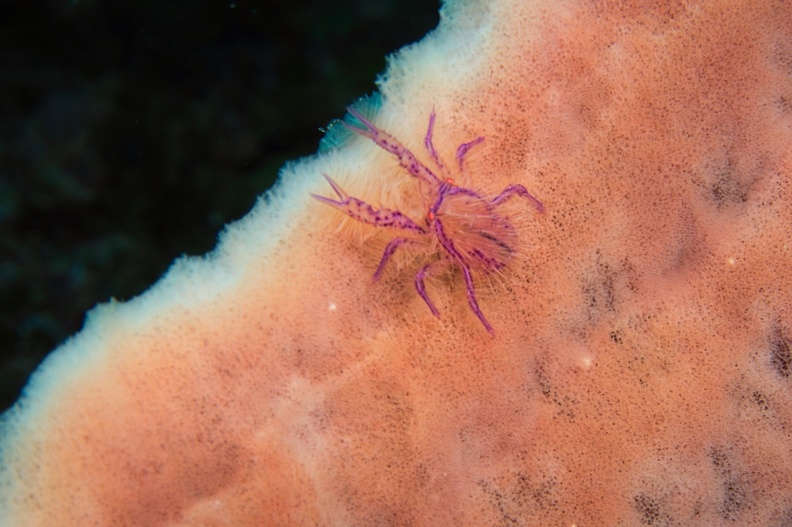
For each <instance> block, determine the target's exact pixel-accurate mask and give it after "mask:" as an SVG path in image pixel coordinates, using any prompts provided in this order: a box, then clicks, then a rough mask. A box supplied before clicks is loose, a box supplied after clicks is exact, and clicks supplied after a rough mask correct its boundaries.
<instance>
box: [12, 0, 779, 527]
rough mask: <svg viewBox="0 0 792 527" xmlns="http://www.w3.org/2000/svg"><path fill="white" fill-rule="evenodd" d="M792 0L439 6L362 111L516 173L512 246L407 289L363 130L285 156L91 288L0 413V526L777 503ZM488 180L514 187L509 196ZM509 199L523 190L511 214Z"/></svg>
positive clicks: (520, 519) (494, 176)
mask: <svg viewBox="0 0 792 527" xmlns="http://www.w3.org/2000/svg"><path fill="white" fill-rule="evenodd" d="M791 57H792V5H791V4H790V3H788V2H773V1H762V2H759V1H752V2H737V1H702V2H674V3H668V2H659V1H658V2H651V1H636V2H629V1H624V2H594V1H592V2H571V1H559V2H547V3H544V4H543V3H540V2H531V1H525V0H493V1H484V0H481V1H476V0H468V1H459V2H455V3H447V4H446V5H445V6H444V7H443V18H442V22H441V25H440V26H439V27H438V29H437V30H435V31H434V32H432V33H431V34H429V35H428V36H427V37H426V38H425V39H424V40H423V41H421V42H420V43H418V44H415V45H413V46H411V47H408V48H406V49H404V50H402V51H401V52H399V53H398V54H397V55H396V56H394V57H393V58H392V59H391V62H390V66H389V69H388V71H387V72H386V74H385V75H384V77H383V78H382V79H381V92H382V95H383V102H382V105H381V107H380V108H379V110H378V112H377V113H376V114H375V115H372V116H371V119H372V120H373V121H374V122H375V124H376V125H377V126H378V127H380V128H382V129H384V130H387V131H388V132H390V133H391V134H392V135H393V136H395V137H397V138H399V140H400V141H401V142H403V143H404V144H405V145H406V146H407V147H408V148H410V149H411V150H412V151H413V152H414V153H416V155H418V156H419V157H420V158H421V159H422V160H424V161H425V162H427V164H429V163H430V160H429V156H428V154H427V153H426V151H425V149H424V147H423V138H424V134H425V132H426V125H427V120H428V116H429V115H430V113H431V112H432V110H433V109H434V111H435V112H436V115H437V121H436V124H435V134H434V135H435V140H434V144H435V147H436V148H437V150H438V152H439V154H440V155H441V156H442V157H443V158H444V159H445V160H446V165H447V166H449V167H450V166H453V163H452V161H453V156H454V152H455V149H456V147H457V145H459V144H462V143H464V142H466V141H470V140H471V139H473V138H475V137H478V136H484V137H485V140H484V142H482V143H481V144H479V145H476V146H475V147H474V148H472V149H471V151H470V153H469V157H468V158H466V160H465V163H466V171H465V174H459V175H458V176H459V179H460V181H459V182H460V184H462V185H464V186H465V187H470V188H475V189H477V190H478V191H479V192H481V193H482V194H486V195H496V194H497V193H498V192H500V191H501V190H502V189H503V188H504V187H506V186H507V185H509V184H512V183H518V184H521V185H524V186H525V187H526V188H528V189H529V190H530V191H531V192H532V193H533V194H535V195H536V196H537V197H538V199H540V200H541V201H542V203H543V204H544V207H545V211H546V212H545V214H544V215H537V214H535V213H531V212H530V210H531V209H530V205H528V204H526V203H524V202H523V203H513V202H510V208H509V209H508V212H509V214H510V215H511V216H510V218H511V221H513V222H514V225H515V229H516V234H517V236H518V237H519V238H520V243H519V248H520V250H519V253H518V254H516V255H515V257H514V258H513V259H512V260H510V262H509V265H508V266H507V268H505V269H504V270H503V271H502V272H500V273H498V274H497V276H489V277H487V276H476V277H475V278H476V279H477V280H478V282H479V283H481V284H482V286H481V291H480V298H479V302H480V305H481V308H482V311H483V312H484V313H486V315H487V318H488V319H489V320H490V322H491V323H492V326H493V327H494V330H495V334H496V337H495V338H492V337H491V336H490V335H489V334H488V333H487V332H486V331H485V330H484V328H482V326H481V324H480V323H479V321H478V320H477V319H476V317H475V315H474V314H473V313H472V312H471V311H470V309H469V308H468V306H467V300H466V291H465V287H464V283H463V281H462V279H461V277H460V275H459V273H455V272H453V271H452V270H450V271H449V272H447V273H445V274H442V275H440V276H438V277H436V278H435V279H433V280H431V281H429V282H427V291H428V294H429V295H430V296H431V297H432V298H433V300H434V302H435V303H436V304H437V306H438V308H439V310H440V312H441V313H442V318H441V319H439V320H438V319H436V318H435V317H433V316H432V314H431V313H430V312H429V310H428V309H427V308H426V305H425V304H424V302H423V300H422V299H421V298H420V296H419V295H418V294H417V293H416V292H415V289H414V287H413V277H414V275H415V272H416V271H417V270H418V269H419V268H420V267H421V266H422V265H424V264H426V263H427V262H426V261H425V258H426V255H425V254H423V253H421V252H418V251H416V252H409V251H406V252H405V253H404V255H403V256H402V257H401V258H400V259H398V260H397V261H395V263H394V264H393V265H391V266H389V267H388V268H387V269H386V270H385V271H384V272H383V275H382V277H381V278H380V280H379V281H378V282H377V283H376V284H372V283H371V276H372V274H373V273H374V271H375V269H376V266H377V263H378V262H379V257H380V253H381V251H382V249H383V248H384V247H385V245H386V244H387V243H388V241H389V240H391V239H392V238H393V237H394V236H396V235H397V234H396V233H394V232H393V231H389V230H387V229H377V228H374V227H370V226H365V225H361V224H359V223H356V222H354V221H353V220H351V219H350V218H347V217H345V216H344V215H343V214H341V213H339V212H338V211H335V210H333V209H332V208H330V207H327V206H325V205H323V204H321V203H318V202H316V201H314V200H312V199H311V198H310V193H311V192H315V193H320V194H321V193H323V192H324V191H325V190H326V183H325V181H324V179H323V178H322V177H321V174H322V173H327V174H329V175H331V176H332V178H333V179H334V180H336V181H338V182H339V184H340V185H341V186H342V187H343V188H344V189H345V190H346V191H347V192H349V194H351V195H353V196H356V197H358V198H360V199H364V200H366V201H367V202H368V203H371V204H373V205H375V206H384V207H388V208H392V209H398V210H400V211H402V212H404V213H405V214H409V215H410V216H411V217H412V218H413V219H414V220H415V221H423V217H424V215H425V213H426V204H425V203H424V201H423V198H422V195H421V192H420V188H419V186H418V184H417V182H416V180H415V179H414V178H412V177H410V176H409V175H408V174H407V173H406V172H404V170H403V169H401V168H400V167H399V166H398V163H397V162H396V160H395V159H394V158H393V157H392V156H390V155H389V154H387V153H386V152H384V151H382V150H381V149H378V148H377V147H376V146H375V145H374V144H373V143H371V142H370V141H367V140H365V139H364V138H360V137H354V138H349V139H347V140H346V141H345V142H344V143H343V144H342V145H340V146H338V147H337V148H334V149H331V150H328V151H326V152H323V153H322V154H320V155H317V156H316V157H313V158H310V159H306V160H303V161H301V162H298V163H295V164H294V165H291V166H289V167H286V168H285V169H284V171H283V173H282V183H281V185H280V187H279V188H278V190H277V191H276V192H275V193H273V194H271V195H269V196H268V197H267V199H265V200H262V202H261V203H260V204H259V205H258V206H257V208H256V209H254V210H253V211H252V212H251V213H250V214H249V215H248V217H247V218H245V219H244V220H242V221H241V222H239V223H237V224H234V225H232V226H229V227H228V229H227V231H226V232H225V234H224V236H223V239H222V241H221V244H220V245H219V247H218V248H217V250H216V251H215V252H214V253H213V254H212V255H209V256H207V257H206V258H204V259H200V260H185V261H181V262H178V263H177V264H175V265H174V267H173V269H172V270H171V271H170V272H169V273H168V275H167V276H165V277H164V278H163V279H162V280H161V281H160V283H158V284H157V285H155V286H154V287H153V288H152V290H151V291H149V292H148V293H146V294H145V295H143V296H142V297H140V298H138V299H135V300H134V301H132V302H129V303H127V304H112V305H109V306H101V307H99V308H97V309H96V310H95V311H94V312H92V314H91V315H90V317H89V319H88V321H87V323H86V327H85V329H84V330H83V331H82V332H81V333H80V334H79V335H77V336H76V337H74V338H73V339H72V340H70V341H69V342H67V343H66V344H64V345H63V346H62V347H61V348H60V349H58V350H56V351H55V352H54V353H53V354H52V356H51V357H50V358H49V359H48V360H47V361H46V362H45V363H44V364H43V365H42V366H41V368H40V370H39V372H38V373H37V374H36V376H35V378H34V379H33V380H32V382H31V384H30V386H29V387H28V389H27V391H26V395H25V397H24V398H23V399H22V400H21V401H20V402H19V403H18V404H17V406H16V407H15V408H14V409H13V410H12V411H11V412H10V413H9V414H7V415H6V416H5V417H4V420H3V431H2V443H1V448H2V450H0V467H2V469H0V470H1V471H0V524H2V525H4V526H11V525H25V526H48V525H61V526H78V525H79V526H83V525H106V526H121V525H168V526H188V525H195V526H197V525H202V526H245V525H251V526H253V525H256V526H260V525H283V526H286V525H322V526H324V525H327V526H330V525H333V526H346V525H349V526H352V525H377V526H427V527H428V526H437V525H499V526H501V525H502V526H547V525H565V526H573V525H577V526H640V525H651V526H669V527H670V526H697V525H701V526H704V525H707V526H710V525H724V524H733V525H743V526H749V525H756V526H767V527H780V526H783V525H790V524H791V523H792V265H791V264H792V253H790V249H789V239H790V233H792V194H791V192H792V189H790V177H792V146H790V145H792V58H791ZM513 201H514V200H513ZM521 207H524V209H525V210H522V209H521Z"/></svg>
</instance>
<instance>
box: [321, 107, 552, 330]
mask: <svg viewBox="0 0 792 527" xmlns="http://www.w3.org/2000/svg"><path fill="white" fill-rule="evenodd" d="M348 111H349V113H350V114H351V115H352V116H353V117H355V119H357V121H358V122H359V123H360V124H361V125H362V126H360V127H359V126H353V125H351V124H349V123H347V122H345V121H344V122H342V124H343V125H344V126H345V127H346V128H348V129H349V130H351V131H352V132H354V133H356V134H358V135H362V136H363V137H367V138H368V139H371V140H372V141H373V142H374V143H376V144H377V145H378V146H379V147H380V148H382V149H383V150H386V151H388V152H390V153H391V154H393V155H394V156H396V158H397V159H398V160H399V164H400V165H401V166H402V167H403V168H404V169H405V170H407V172H409V173H410V174H411V175H412V176H414V177H416V178H418V180H419V183H418V184H419V185H420V186H421V187H422V190H423V191H424V192H423V194H424V195H426V196H427V205H428V207H427V211H426V218H425V220H424V221H423V222H422V223H423V224H420V223H418V222H415V221H413V220H412V219H410V218H409V217H408V216H407V215H405V214H403V213H401V212H399V211H397V210H391V209H385V208H382V209H378V210H377V209H374V208H373V207H372V206H371V205H369V204H367V203H366V202H364V201H361V200H359V199H357V198H355V197H352V196H349V195H347V193H346V192H344V191H343V190H342V189H341V187H339V186H338V184H337V183H336V182H335V181H333V180H332V179H331V178H330V177H329V176H328V175H326V174H323V175H324V177H325V179H327V181H328V183H330V186H331V187H332V188H333V190H334V191H335V193H336V195H337V196H338V200H334V199H331V198H326V197H324V196H318V195H316V194H312V196H313V197H314V198H316V199H318V200H319V201H321V202H322V203H326V204H328V205H330V206H332V207H335V208H337V209H338V210H340V211H342V212H344V213H346V214H347V215H349V216H350V217H352V218H354V219H356V220H358V221H360V222H363V223H368V224H369V225H374V226H377V227H393V228H397V229H401V230H403V231H407V232H410V233H412V235H411V236H410V237H401V238H395V239H394V240H392V241H391V242H390V243H388V245H387V246H386V247H385V250H384V252H383V254H382V259H381V260H380V263H379V266H377V270H376V271H375V272H374V281H376V280H377V279H378V278H379V276H380V274H381V273H382V270H383V269H384V267H385V264H386V263H387V262H388V260H389V259H390V257H391V256H392V255H393V253H394V252H396V250H397V249H398V248H399V247H401V246H402V245H405V244H408V243H415V242H417V241H418V240H419V239H420V237H426V236H431V237H432V238H434V239H435V240H436V241H437V243H438V245H439V246H440V247H441V248H442V250H443V253H441V257H440V258H439V259H435V260H432V261H431V262H429V263H428V264H426V265H424V266H423V267H422V268H421V269H420V270H419V271H418V274H416V276H415V288H416V290H417V291H418V294H419V295H421V298H423V300H424V302H426V305H427V306H429V309H430V310H431V312H432V314H434V315H435V316H436V317H438V318H439V317H440V312H439V311H438V310H437V308H436V307H435V305H434V304H433V303H432V301H431V300H430V299H429V296H428V295H427V294H426V288H425V286H424V280H425V279H426V277H427V276H429V275H430V274H432V273H435V272H438V271H440V270H442V268H443V267H445V266H447V265H456V266H457V267H459V268H460V270H461V271H462V276H463V277H464V279H465V286H466V287H467V298H468V303H469V304H470V308H471V309H472V310H473V312H474V313H475V314H476V316H477V317H478V318H479V320H481V323H482V324H484V327H485V328H486V329H487V331H489V332H490V334H492V335H494V334H495V331H494V330H493V328H492V325H490V323H489V322H488V321H487V319H486V317H485V316H484V314H483V313H482V312H481V309H480V308H479V305H478V301H477V299H476V289H475V287H474V285H473V275H472V271H476V272H480V273H490V272H492V271H497V270H499V269H502V268H503V267H505V266H506V263H507V262H508V261H509V260H510V259H511V258H512V257H513V256H514V251H515V245H516V241H517V235H516V233H515V232H514V227H513V226H512V224H511V223H510V222H509V220H508V219H507V218H506V217H504V216H499V215H498V214H497V213H496V209H497V207H498V206H500V205H501V204H503V203H504V202H505V201H507V200H508V199H510V198H511V197H512V196H519V197H523V198H525V199H527V200H528V201H529V202H530V203H531V205H532V206H533V207H534V208H535V209H536V210H537V211H539V212H544V207H543V206H542V203H541V202H540V201H539V200H538V199H536V198H535V197H534V196H532V195H531V193H530V192H528V190H526V189H525V187H523V186H522V185H517V184H513V185H509V186H508V187H506V188H505V189H504V190H503V192H501V193H500V194H498V195H497V196H495V198H493V199H487V198H484V197H482V196H481V195H480V194H478V193H477V192H475V191H473V190H471V189H467V188H463V187H460V186H458V185H456V184H455V183H454V179H453V178H452V177H451V174H450V173H449V171H448V169H447V168H446V166H445V164H443V162H442V160H441V159H440V156H439V155H438V154H437V151H435V148H434V145H433V144H432V133H433V130H434V123H435V113H434V111H432V114H431V115H430V116H429V127H428V129H427V131H426V137H425V138H424V145H425V146H426V150H427V151H428V153H429V156H430V157H431V158H432V161H433V163H434V165H435V167H436V168H437V172H438V173H435V172H433V171H432V170H431V169H429V167H427V166H426V165H424V164H423V163H421V162H420V161H418V159H417V158H416V157H415V155H413V153H412V152H411V151H410V150H408V149H407V148H406V147H405V146H404V145H402V144H401V143H400V142H399V141H398V140H397V139H396V138H394V137H393V136H391V135H390V134H388V133H387V132H384V131H382V130H379V129H378V128H377V127H376V126H374V125H373V124H372V123H371V122H370V121H368V120H367V119H366V118H364V117H363V116H362V115H361V114H360V113H358V112H357V111H355V110H353V109H351V108H349V109H348ZM483 140H484V138H483V137H478V138H476V139H474V140H473V141H470V142H468V143H463V144H461V145H460V146H459V147H458V148H457V151H456V159H457V163H458V165H459V171H460V172H464V159H465V155H466V154H467V152H468V150H470V148H471V147H473V146H474V145H476V144H478V143H480V142H482V141H483ZM438 174H439V175H438Z"/></svg>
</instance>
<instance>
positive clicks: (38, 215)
mask: <svg viewBox="0 0 792 527" xmlns="http://www.w3.org/2000/svg"><path fill="white" fill-rule="evenodd" d="M437 10H438V0H346V1H342V0H296V1H295V0H281V1H275V0H269V1H259V2H254V1H244V0H238V1H233V2H230V1H227V0H226V1H213V0H203V1H200V2H196V1H195V0H133V1H130V0H124V1H121V0H71V1H70V0H20V1H7V0H0V411H2V410H4V409H6V408H7V407H8V406H10V405H11V404H12V403H13V401H14V400H15V399H16V398H17V397H18V395H19V391H20V389H21V388H22V386H23V385H24V383H25V382H26V380H27V378H28V376H29V375H30V372H31V371H32V370H33V369H34V368H35V367H36V365H38V364H39V363H40V362H41V360H42V359H43V358H44V356H45V355H46V354H47V353H48V352H50V351H51V350H52V349H54V348H55V347H56V346H57V345H58V344H59V343H61V342H62V341H63V340H64V339H66V338H67V337H68V336H69V335H72V334H74V333H76V332H77V331H78V330H79V329H80V327H81V326H82V322H83V317H84V314H85V312H86V311H87V310H88V309H90V308H91V307H93V306H94V305H95V304H97V303H98V302H106V301H108V300H109V299H110V298H116V299H118V300H126V299H129V298H131V297H134V296H135V295H138V294H140V293H142V292H143V291H144V290H145V289H147V288H148V287H149V286H150V285H151V284H153V283H154V282H155V281H156V280H157V278H158V277H159V276H161V275H162V274H163V272H164V271H165V270H166V269H167V267H168V266H169V265H170V263H171V262H172V261H173V260H174V259H175V258H177V257H179V256H180V255H183V254H189V255H196V254H203V253H206V252H208V251H210V250H211V249H212V248H213V247H214V244H215V242H216V237H217V234H218V232H219V231H220V229H221V227H222V226H223V224H225V223H228V222H230V221H234V220H236V219H238V218H240V217H242V216H243V215H244V214H245V213H246V212H247V211H248V210H250V209H251V207H252V206H253V203H254V201H255V199H256V197H257V196H258V195H260V194H261V193H262V192H264V190H266V189H267V188H268V187H269V186H270V185H272V183H273V182H274V180H275V178H276V176H277V171H278V169H279V168H280V167H281V166H282V165H283V163H284V162H285V161H287V160H290V159H296V158H298V157H301V156H305V155H308V154H311V153H313V152H315V151H316V149H317V147H318V143H319V140H320V139H321V137H322V133H321V131H320V127H323V126H325V125H326V124H327V123H329V122H330V121H331V120H332V119H334V118H339V117H342V115H343V113H344V107H345V106H346V105H348V104H350V103H351V102H353V101H354V100H355V99H356V98H357V97H360V96H362V95H365V94H367V93H371V92H372V91H374V90H375V85H374V80H375V78H376V76H377V74H378V73H381V72H383V71H384V68H385V56H386V55H387V54H389V53H392V52H394V51H395V50H397V49H398V48H400V47H402V46H403V45H405V44H407V43H410V42H413V41H415V40H418V39H420V38H421V37H422V36H423V35H424V34H425V33H426V32H427V31H428V30H430V29H432V28H434V27H435V26H436V25H437V23H438V15H437Z"/></svg>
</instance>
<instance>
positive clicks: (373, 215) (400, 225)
mask: <svg viewBox="0 0 792 527" xmlns="http://www.w3.org/2000/svg"><path fill="white" fill-rule="evenodd" d="M322 175H323V176H324V177H325V179H326V180H327V182H328V183H330V186H331V187H333V190H335V193H336V194H337V195H338V198H339V201H336V200H334V199H330V198H326V197H324V196H319V195H318V194H311V196H312V197H313V198H314V199H317V200H319V201H321V202H322V203H326V204H328V205H330V206H331V207H335V208H336V209H338V210H340V211H341V212H344V213H345V214H346V215H347V216H349V217H351V218H353V219H356V220H357V221H361V222H363V223H368V224H369V225H375V226H377V227H395V228H397V229H405V230H408V231H413V232H417V233H420V234H426V229H424V228H423V227H421V226H420V225H418V224H417V223H415V222H414V221H413V220H411V219H410V218H409V217H407V216H406V215H404V214H402V213H401V212H399V211H398V210H391V209H385V208H382V209H379V210H376V209H374V207H372V206H371V205H369V204H368V203H366V202H365V201H362V200H359V199H357V198H353V197H352V196H350V195H349V194H347V193H346V192H344V191H343V189H341V187H339V186H338V183H336V182H335V181H333V180H332V179H331V178H330V176H328V175H327V174H322Z"/></svg>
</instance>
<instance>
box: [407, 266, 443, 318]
mask: <svg viewBox="0 0 792 527" xmlns="http://www.w3.org/2000/svg"><path fill="white" fill-rule="evenodd" d="M439 263H445V264H448V260H445V259H444V260H435V261H434V262H429V263H428V264H426V265H424V266H423V267H422V268H421V270H420V271H418V274H416V275H415V289H416V290H417V291H418V294H419V295H421V298H423V301H424V302H426V305H427V306H429V311H431V312H432V314H433V315H434V316H436V317H437V318H440V311H438V310H437V308H436V307H435V305H434V304H433V303H432V301H431V300H429V295H427V294H426V286H425V285H424V278H426V276H427V275H428V274H429V270H430V269H431V268H432V267H433V266H437V265H438V264H439Z"/></svg>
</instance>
